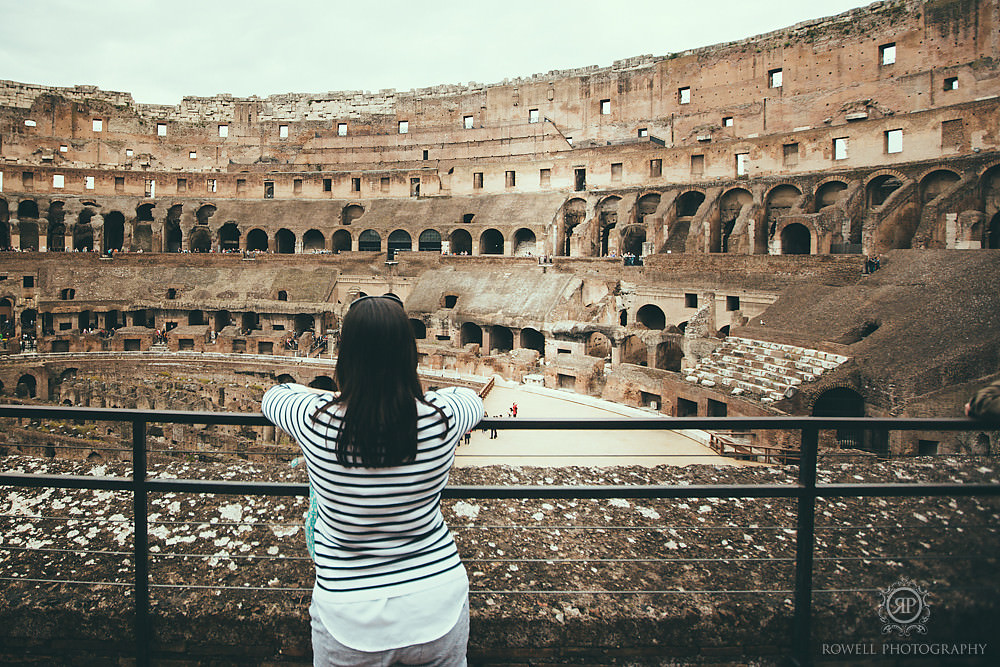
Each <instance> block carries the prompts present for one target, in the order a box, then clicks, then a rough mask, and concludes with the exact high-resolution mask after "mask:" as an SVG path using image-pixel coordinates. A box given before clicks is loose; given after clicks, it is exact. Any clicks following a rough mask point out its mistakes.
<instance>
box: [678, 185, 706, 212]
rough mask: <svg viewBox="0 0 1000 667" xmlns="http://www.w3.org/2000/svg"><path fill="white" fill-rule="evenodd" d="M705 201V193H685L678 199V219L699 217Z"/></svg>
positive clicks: (692, 191) (694, 191)
mask: <svg viewBox="0 0 1000 667" xmlns="http://www.w3.org/2000/svg"><path fill="white" fill-rule="evenodd" d="M704 201H705V193H704V192H698V191H697V190H690V191H688V192H685V193H684V194H682V195H681V196H680V197H678V198H677V217H678V218H693V217H694V216H696V215H698V209H699V208H701V204H702V202H704Z"/></svg>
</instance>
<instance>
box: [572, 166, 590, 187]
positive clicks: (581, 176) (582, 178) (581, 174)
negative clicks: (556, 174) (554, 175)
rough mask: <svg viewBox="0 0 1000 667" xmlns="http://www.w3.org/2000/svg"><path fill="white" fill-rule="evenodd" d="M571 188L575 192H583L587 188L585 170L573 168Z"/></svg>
mask: <svg viewBox="0 0 1000 667" xmlns="http://www.w3.org/2000/svg"><path fill="white" fill-rule="evenodd" d="M573 178H574V183H573V189H574V190H576V191H577V192H583V191H584V190H586V189H587V170H586V169H585V168H584V169H581V168H577V169H574V170H573Z"/></svg>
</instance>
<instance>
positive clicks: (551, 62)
mask: <svg viewBox="0 0 1000 667" xmlns="http://www.w3.org/2000/svg"><path fill="white" fill-rule="evenodd" d="M865 4H868V3H867V2H866V1H865V0H766V1H764V2H759V1H754V0H702V1H701V2H697V1H692V0H600V1H597V0H463V1H456V0H405V1H404V0H351V1H350V2H346V1H344V0H293V1H292V2H282V1H281V0H239V1H235V0H89V1H88V0H0V18H2V20H0V25H2V26H3V37H2V38H0V79H10V80H14V81H21V82H24V83H36V84H42V85H51V86H73V85H76V84H88V85H96V86H98V87H100V88H103V89H105V90H117V91H125V92H129V93H132V96H133V97H134V98H135V99H136V101H138V102H143V103H150V104H177V103H179V102H180V101H181V98H182V97H184V96H185V95H196V96H212V95H215V94H217V93H231V94H233V95H236V96H238V97H247V96H250V95H258V96H260V97H265V96H267V95H271V94H275V93H321V92H326V91H332V90H338V91H340V90H370V91H376V90H379V89H383V88H396V89H397V90H401V91H402V90H410V89H412V88H421V87H426V86H432V85H437V84H458V83H461V84H465V83H468V82H469V81H477V82H479V83H499V82H500V81H502V80H503V79H505V78H515V77H518V76H530V75H532V74H535V73H541V72H548V71H550V70H557V69H570V68H575V67H585V66H588V65H599V66H602V67H603V66H608V65H611V63H612V62H613V61H615V60H620V59H622V58H629V57H632V56H638V55H643V54H652V55H656V56H661V55H666V54H668V53H672V52H677V51H684V50H686V49H689V48H697V47H700V46H710V45H712V44H718V43H720V42H727V41H733V40H739V39H743V38H744V37H749V36H752V35H756V34H760V33H763V32H768V31H770V30H775V29H778V28H784V27H787V26H790V25H793V24H795V23H798V22H800V21H803V20H806V19H814V18H820V17H824V16H829V15H832V14H838V13H841V12H844V11H846V10H848V9H851V8H853V7H860V6H862V5H865Z"/></svg>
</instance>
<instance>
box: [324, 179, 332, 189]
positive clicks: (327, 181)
mask: <svg viewBox="0 0 1000 667" xmlns="http://www.w3.org/2000/svg"><path fill="white" fill-rule="evenodd" d="M323 192H333V179H332V178H324V179H323Z"/></svg>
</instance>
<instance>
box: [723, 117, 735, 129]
mask: <svg viewBox="0 0 1000 667" xmlns="http://www.w3.org/2000/svg"><path fill="white" fill-rule="evenodd" d="M732 126H733V117H732V116H723V117H722V127H732Z"/></svg>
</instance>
